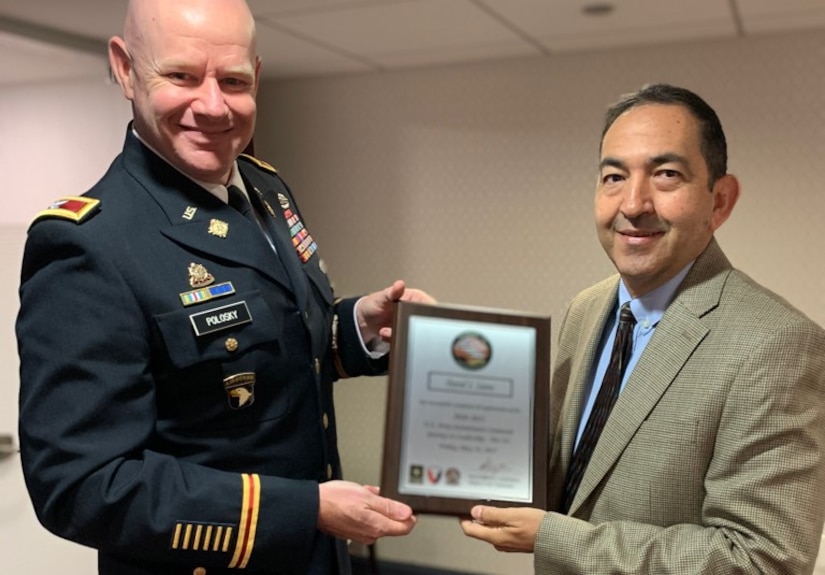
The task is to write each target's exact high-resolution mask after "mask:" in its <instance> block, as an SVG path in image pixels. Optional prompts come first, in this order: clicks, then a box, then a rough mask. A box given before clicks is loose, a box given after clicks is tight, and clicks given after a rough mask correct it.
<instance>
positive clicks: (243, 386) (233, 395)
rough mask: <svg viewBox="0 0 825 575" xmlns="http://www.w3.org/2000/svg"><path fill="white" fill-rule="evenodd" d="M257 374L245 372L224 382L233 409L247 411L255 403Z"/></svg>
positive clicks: (227, 378) (231, 376)
mask: <svg viewBox="0 0 825 575" xmlns="http://www.w3.org/2000/svg"><path fill="white" fill-rule="evenodd" d="M255 380H256V376H255V372H252V371H245V372H243V373H236V374H234V375H230V376H228V377H226V378H224V380H223V388H224V389H225V390H226V396H227V398H228V400H229V407H231V408H232V409H246V408H247V407H249V406H251V405H252V404H253V403H255Z"/></svg>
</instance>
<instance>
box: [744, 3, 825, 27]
mask: <svg viewBox="0 0 825 575" xmlns="http://www.w3.org/2000/svg"><path fill="white" fill-rule="evenodd" d="M737 6H738V7H739V13H740V15H741V17H742V23H743V26H744V28H745V32H746V33H759V32H778V31H785V30H798V29H804V28H821V27H825V2H824V1H823V0H782V1H781V2H778V1H777V0H739V1H738V2H737Z"/></svg>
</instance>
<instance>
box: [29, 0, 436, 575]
mask: <svg viewBox="0 0 825 575" xmlns="http://www.w3.org/2000/svg"><path fill="white" fill-rule="evenodd" d="M109 58H110V63H111V68H112V71H113V73H114V76H115V78H116V79H117V82H118V84H119V85H120V87H121V89H122V91H123V94H124V95H125V97H126V98H127V99H129V100H130V101H131V103H132V107H133V112H134V113H133V118H134V120H133V122H132V123H131V125H130V126H129V127H128V129H127V134H126V141H125V144H124V147H123V151H122V153H121V154H120V155H119V156H118V157H117V158H116V159H115V160H114V162H113V163H112V165H111V167H110V169H109V171H108V172H107V173H106V174H105V175H104V176H103V178H102V179H101V180H100V181H99V182H98V183H97V184H96V185H95V186H94V187H92V189H91V190H89V191H88V192H87V193H86V194H84V195H82V196H79V197H69V198H62V199H60V200H58V201H56V202H55V203H54V204H53V205H52V206H51V207H49V208H48V209H47V210H45V211H44V212H43V213H42V214H40V215H39V216H38V217H37V219H36V220H35V222H34V223H33V225H32V227H31V228H30V230H29V237H28V241H27V244H26V250H25V256H24V262H23V271H22V285H21V289H20V297H21V308H20V313H19V316H18V321H17V336H18V346H19V353H20V360H21V368H20V374H21V391H20V440H21V452H22V461H23V470H24V474H25V478H26V482H27V486H28V489H29V492H30V495H31V498H32V501H33V503H34V507H35V510H36V512H37V515H38V518H39V519H40V521H41V522H42V523H43V524H44V525H45V526H46V527H47V528H48V529H49V530H51V531H52V532H54V533H56V534H58V535H60V536H62V537H65V538H67V539H70V540H72V541H76V542H78V543H81V544H83V545H88V546H91V547H94V548H97V549H98V550H99V572H100V573H101V574H104V575H110V574H111V575H126V574H128V575H149V574H152V575H163V574H170V575H171V574H173V573H174V574H188V573H199V574H204V573H209V574H216V573H230V572H236V571H237V570H239V569H240V570H244V571H245V572H246V573H269V574H273V573H279V574H284V573H294V574H299V573H300V574H306V573H312V574H330V573H332V574H335V573H339V574H341V575H344V574H346V573H349V571H350V568H349V560H348V553H347V547H346V540H347V539H352V540H357V541H360V542H365V543H370V542H373V541H375V540H376V539H377V538H379V537H382V536H386V535H403V534H406V533H408V532H409V531H410V530H411V529H412V528H413V526H414V524H415V517H414V516H413V514H412V511H411V510H410V508H409V507H407V506H406V505H403V504H401V503H398V502H395V501H391V500H388V499H385V498H382V497H380V496H379V495H378V492H377V489H376V488H374V487H369V486H361V485H358V484H355V483H350V482H346V481H343V480H341V467H340V463H339V457H338V451H337V447H336V425H335V411H334V407H333V401H332V399H333V393H332V383H333V381H335V380H336V379H339V378H343V377H348V376H356V375H375V374H381V373H384V372H385V369H386V364H387V362H386V354H385V353H382V351H381V350H380V349H374V347H375V345H376V343H377V344H378V346H379V347H380V346H381V344H382V340H388V338H389V335H390V329H391V326H390V321H391V312H392V302H393V301H395V300H398V299H404V300H413V301H432V299H431V298H430V297H429V296H428V295H427V294H425V293H423V292H421V291H418V290H412V289H407V288H406V287H405V285H404V283H403V282H402V281H397V282H395V283H394V284H393V285H392V286H390V287H388V288H386V289H384V290H381V291H377V292H374V293H372V294H370V295H368V296H365V297H362V298H349V299H336V298H335V297H334V296H333V292H332V288H331V286H330V282H329V280H328V279H327V277H326V272H325V266H324V265H323V263H322V262H321V259H320V255H319V252H318V247H317V245H316V243H315V242H314V240H313V239H312V235H311V233H310V231H309V230H308V228H307V227H306V225H305V222H304V220H303V218H302V216H301V214H300V212H299V211H298V208H297V206H296V203H295V199H294V197H293V196H292V194H291V192H290V190H289V189H288V188H287V186H286V185H285V184H284V182H283V181H282V180H281V179H280V177H279V176H278V174H277V173H276V171H275V169H274V168H272V167H271V166H270V165H269V164H266V163H265V162H262V161H260V160H257V159H255V158H252V157H249V156H244V155H241V151H242V150H243V149H245V147H246V146H247V145H248V143H249V141H250V139H251V137H252V133H253V130H254V127H255V114H256V105H255V95H256V92H257V89H258V80H259V73H260V60H259V58H258V56H257V53H256V49H255V25H254V20H253V18H252V16H251V14H250V12H249V9H248V8H247V6H246V4H245V3H244V2H243V1H241V0H177V1H175V2H167V1H164V0H133V1H131V2H130V3H129V6H128V10H127V17H126V23H125V27H124V35H123V37H122V38H120V37H114V38H112V39H111V40H110V42H109ZM244 206H245V207H244Z"/></svg>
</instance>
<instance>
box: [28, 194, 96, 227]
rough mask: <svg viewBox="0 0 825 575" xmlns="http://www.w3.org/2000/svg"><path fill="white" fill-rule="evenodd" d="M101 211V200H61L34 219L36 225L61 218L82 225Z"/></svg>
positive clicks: (76, 197)
mask: <svg viewBox="0 0 825 575" xmlns="http://www.w3.org/2000/svg"><path fill="white" fill-rule="evenodd" d="M99 211H100V200H98V199H95V198H84V197H81V196H67V197H65V198H60V199H59V200H57V201H55V202H54V203H52V205H50V206H49V207H48V209H46V210H43V211H42V212H40V213H39V214H37V215H36V216H35V217H34V221H33V222H32V223H35V222H37V221H39V220H42V219H45V218H59V219H62V220H70V221H73V222H74V223H76V224H82V223H83V222H86V221H88V220H89V219H91V218H92V216H94V215H95V214H97V212H99Z"/></svg>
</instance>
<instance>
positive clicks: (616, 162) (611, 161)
mask: <svg viewBox="0 0 825 575" xmlns="http://www.w3.org/2000/svg"><path fill="white" fill-rule="evenodd" d="M607 167H611V168H618V169H620V170H626V169H627V164H625V163H624V162H623V161H621V160H620V159H618V158H613V157H611V156H606V157H604V158H602V161H601V162H599V169H603V168H607Z"/></svg>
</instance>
